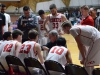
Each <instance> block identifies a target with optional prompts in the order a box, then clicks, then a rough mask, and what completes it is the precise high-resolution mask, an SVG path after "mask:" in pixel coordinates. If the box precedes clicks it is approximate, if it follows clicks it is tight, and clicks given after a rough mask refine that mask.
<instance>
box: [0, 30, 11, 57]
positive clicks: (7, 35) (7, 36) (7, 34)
mask: <svg viewBox="0 0 100 75" xmlns="http://www.w3.org/2000/svg"><path fill="white" fill-rule="evenodd" d="M9 40H12V33H11V32H5V33H4V34H3V40H1V41H0V56H1V52H2V48H3V45H4V44H5V42H7V41H9Z"/></svg>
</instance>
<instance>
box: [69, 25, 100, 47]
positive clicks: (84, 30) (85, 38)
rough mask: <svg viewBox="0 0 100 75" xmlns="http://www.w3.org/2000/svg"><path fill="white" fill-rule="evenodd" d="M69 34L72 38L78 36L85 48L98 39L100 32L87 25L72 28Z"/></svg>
mask: <svg viewBox="0 0 100 75" xmlns="http://www.w3.org/2000/svg"><path fill="white" fill-rule="evenodd" d="M70 33H71V34H72V36H73V37H76V36H77V35H79V36H80V39H81V42H82V43H83V45H85V46H90V45H91V44H93V42H94V41H95V40H97V39H98V38H100V32H99V31H98V30H97V29H96V28H94V27H92V26H89V25H86V26H82V25H79V26H73V27H72V28H71V29H70Z"/></svg>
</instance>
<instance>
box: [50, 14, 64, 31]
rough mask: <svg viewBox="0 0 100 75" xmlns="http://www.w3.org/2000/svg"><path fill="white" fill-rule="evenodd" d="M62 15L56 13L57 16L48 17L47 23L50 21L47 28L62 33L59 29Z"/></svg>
mask: <svg viewBox="0 0 100 75" xmlns="http://www.w3.org/2000/svg"><path fill="white" fill-rule="evenodd" d="M62 15H63V14H60V13H58V14H57V16H53V15H52V14H50V15H49V21H50V24H49V27H50V30H53V29H55V30H57V31H62V28H61V24H62Z"/></svg>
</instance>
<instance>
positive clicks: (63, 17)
mask: <svg viewBox="0 0 100 75" xmlns="http://www.w3.org/2000/svg"><path fill="white" fill-rule="evenodd" d="M61 17H62V22H64V21H66V20H67V18H66V16H65V15H63V14H62V16H61Z"/></svg>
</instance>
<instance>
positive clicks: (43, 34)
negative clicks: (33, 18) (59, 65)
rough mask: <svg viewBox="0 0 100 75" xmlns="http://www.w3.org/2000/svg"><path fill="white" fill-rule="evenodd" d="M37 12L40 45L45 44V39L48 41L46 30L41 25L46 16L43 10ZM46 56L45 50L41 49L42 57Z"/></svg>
mask: <svg viewBox="0 0 100 75" xmlns="http://www.w3.org/2000/svg"><path fill="white" fill-rule="evenodd" d="M38 14H39V17H38V23H39V24H38V32H39V44H40V45H41V46H42V45H45V44H47V41H48V37H47V32H46V30H45V28H44V26H43V23H44V21H45V19H46V17H47V16H46V15H45V12H44V11H43V10H39V11H38ZM44 40H45V41H44ZM46 56H47V52H46V50H45V51H43V57H44V59H45V58H46Z"/></svg>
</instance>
